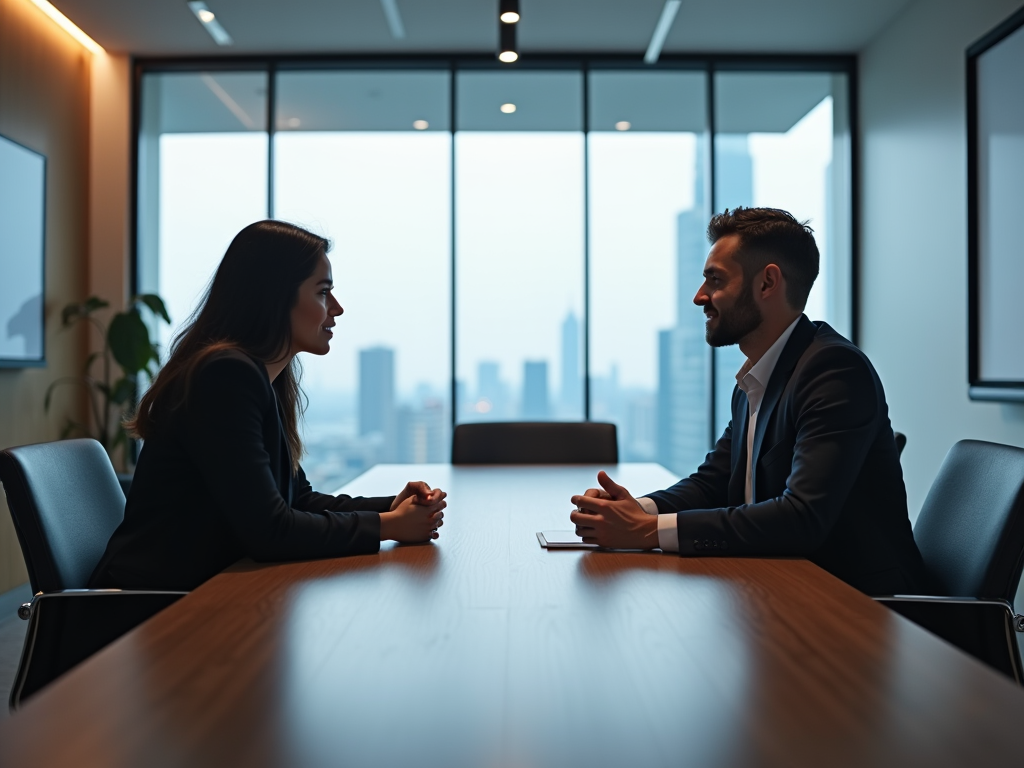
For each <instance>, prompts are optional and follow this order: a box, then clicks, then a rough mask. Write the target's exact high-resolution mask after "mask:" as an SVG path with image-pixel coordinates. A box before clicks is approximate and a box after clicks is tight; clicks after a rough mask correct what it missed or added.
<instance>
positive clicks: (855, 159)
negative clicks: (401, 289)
mask: <svg viewBox="0 0 1024 768" xmlns="http://www.w3.org/2000/svg"><path fill="white" fill-rule="evenodd" d="M355 69H375V70H385V69H395V70H416V69H433V70H447V71H448V72H449V74H450V80H449V82H450V89H451V92H450V98H449V110H450V116H449V131H450V132H451V134H452V136H453V140H454V134H455V132H456V131H457V129H458V125H457V120H456V110H457V102H456V99H457V96H458V94H457V92H456V88H457V86H456V80H457V78H456V75H457V73H458V72H459V71H465V70H490V71H509V72H511V71H524V70H548V71H550V70H558V69H568V70H574V71H579V72H580V73H581V74H582V87H583V94H582V111H583V115H582V125H583V135H584V141H585V144H584V146H585V147H586V137H587V136H588V135H589V133H590V124H589V120H590V114H589V112H590V109H589V107H590V104H589V90H590V86H589V74H590V72H591V71H600V70H616V71H638V72H656V71H676V70H685V71H700V72H703V73H704V76H705V83H706V86H705V98H706V100H707V103H706V105H705V107H706V110H707V124H706V130H707V135H708V138H709V140H710V144H709V146H712V147H713V145H714V136H715V135H716V133H715V129H716V126H715V88H714V80H715V74H716V73H718V72H778V73H785V72H794V73H796V72H821V73H833V74H842V75H845V76H846V82H847V98H848V104H847V114H848V115H849V132H850V272H849V281H850V329H851V337H852V338H851V341H852V342H853V343H854V344H858V342H859V337H860V162H859V161H860V131H859V117H858V81H857V57H856V55H852V54H836V55H814V54H810V55H807V54H757V55H748V54H706V55H697V54H663V55H662V56H661V58H660V59H659V61H658V62H657V63H656V64H653V65H649V64H645V63H644V62H643V61H642V60H641V58H640V57H639V55H638V54H600V53H596V54H587V53H582V54H539V53H538V54H531V55H529V56H526V57H524V59H520V60H519V61H517V62H516V63H514V64H502V63H500V62H498V61H497V60H496V58H495V56H494V54H493V53H489V52H488V53H477V54H472V53H469V54H459V55H444V54H406V55H396V54H373V55H371V54H353V55H347V54H337V55H266V56H249V55H247V56H212V57H211V56H203V57H189V56H181V57H139V58H136V59H134V60H133V72H132V90H131V121H132V125H131V131H132V132H131V135H132V148H131V171H130V172H131V195H132V208H131V217H130V254H129V275H128V283H129V286H130V290H131V292H132V293H133V294H134V293H137V292H138V288H139V285H138V275H139V263H138V259H139V235H140V232H139V197H138V196H139V141H138V138H139V130H140V126H141V90H142V79H143V75H145V74H151V73H162V72H229V71H230V72H244V71H251V72H252V71H259V72H266V74H267V119H266V126H267V127H266V133H267V136H268V142H267V144H268V150H267V151H268V158H267V159H268V171H267V201H268V202H267V216H268V218H273V215H274V210H273V205H274V196H273V191H274V134H275V132H276V126H275V122H274V115H275V110H276V107H277V103H276V101H277V100H276V75H277V73H278V72H283V71H294V70H318V71H344V70H355ZM585 152H586V149H585ZM453 158H454V156H453ZM588 165H589V161H588V159H587V157H586V156H585V159H584V172H583V180H582V181H583V205H584V208H583V214H584V231H583V247H584V255H583V317H582V318H581V323H580V324H581V336H582V339H581V341H582V350H581V351H582V361H581V362H582V373H583V377H584V388H583V415H584V420H585V421H589V420H590V414H591V383H590V378H591V376H590V261H591V259H590V231H589V230H590V227H589V222H590V200H589V197H590V195H589V178H588ZM705 172H706V179H707V182H706V183H707V184H708V189H707V193H708V194H709V196H710V197H709V199H710V200H712V201H713V200H714V199H715V191H716V190H715V152H714V151H709V152H708V153H707V159H706V167H705ZM451 173H452V178H451V196H452V199H451V206H450V208H451V222H450V226H451V231H452V237H451V245H450V248H451V254H450V259H451V262H450V263H451V269H450V272H451V275H450V279H451V286H450V302H451V305H450V309H449V312H450V315H449V316H450V319H451V320H450V330H451V337H450V339H449V344H450V345H451V355H450V358H451V376H450V394H449V397H450V398H451V400H450V406H449V409H450V412H451V427H452V429H454V428H455V426H456V425H457V423H458V422H457V414H458V407H457V388H458V384H457V379H456V370H457V368H456V364H457V361H456V349H457V348H456V333H457V331H456V329H457V318H456V272H455V269H456V265H457V253H456V238H455V236H454V233H455V224H456V222H455V216H456V210H455V193H456V192H455V163H454V161H453V163H452V170H451ZM716 357H717V356H716V355H715V354H714V353H712V355H711V363H710V371H709V373H710V377H711V386H710V388H709V392H710V395H709V398H708V403H707V407H708V409H709V414H710V418H709V424H710V430H709V432H710V433H709V435H708V446H709V449H710V448H711V447H712V446H714V444H715V442H716V440H717V439H718V436H719V435H718V434H717V432H716V430H715V418H714V414H715V407H716V402H715V401H716V397H715V386H714V382H715V362H716Z"/></svg>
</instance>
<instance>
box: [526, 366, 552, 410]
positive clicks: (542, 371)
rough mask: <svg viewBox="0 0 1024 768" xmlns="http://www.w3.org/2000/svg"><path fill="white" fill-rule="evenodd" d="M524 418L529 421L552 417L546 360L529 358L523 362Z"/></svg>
mask: <svg viewBox="0 0 1024 768" xmlns="http://www.w3.org/2000/svg"><path fill="white" fill-rule="evenodd" d="M522 418H523V419H525V420H527V421H546V420H547V419H549V418H551V410H550V407H549V404H548V363H547V361H546V360H527V361H526V362H525V363H523V407H522Z"/></svg>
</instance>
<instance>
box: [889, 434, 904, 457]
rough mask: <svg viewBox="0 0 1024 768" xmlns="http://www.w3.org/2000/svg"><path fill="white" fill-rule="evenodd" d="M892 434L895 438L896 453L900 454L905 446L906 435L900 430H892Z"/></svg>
mask: <svg viewBox="0 0 1024 768" xmlns="http://www.w3.org/2000/svg"><path fill="white" fill-rule="evenodd" d="M892 436H893V437H894V438H896V455H897V456H902V455H903V449H904V448H906V447H907V436H906V435H904V434H903V433H902V432H893V433H892Z"/></svg>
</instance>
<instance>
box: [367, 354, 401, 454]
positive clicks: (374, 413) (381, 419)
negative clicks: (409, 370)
mask: <svg viewBox="0 0 1024 768" xmlns="http://www.w3.org/2000/svg"><path fill="white" fill-rule="evenodd" d="M359 434H360V435H361V436H363V435H379V437H378V438H377V439H378V440H380V444H381V460H383V461H391V460H393V459H394V456H395V437H396V435H395V351H394V350H393V349H388V348H387V347H373V348H371V349H362V350H360V351H359Z"/></svg>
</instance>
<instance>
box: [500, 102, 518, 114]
mask: <svg viewBox="0 0 1024 768" xmlns="http://www.w3.org/2000/svg"><path fill="white" fill-rule="evenodd" d="M501 111H502V112H504V113H505V114H506V115H511V114H512V113H513V112H515V111H516V105H515V104H502V105H501Z"/></svg>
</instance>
